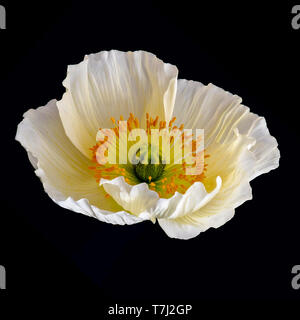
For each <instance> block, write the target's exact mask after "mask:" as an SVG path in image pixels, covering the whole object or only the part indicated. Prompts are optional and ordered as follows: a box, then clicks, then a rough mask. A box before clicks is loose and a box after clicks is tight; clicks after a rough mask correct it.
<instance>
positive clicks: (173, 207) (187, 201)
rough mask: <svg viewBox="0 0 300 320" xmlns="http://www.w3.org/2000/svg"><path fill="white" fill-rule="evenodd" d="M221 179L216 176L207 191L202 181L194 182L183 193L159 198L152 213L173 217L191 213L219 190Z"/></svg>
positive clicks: (162, 216) (161, 216)
mask: <svg viewBox="0 0 300 320" xmlns="http://www.w3.org/2000/svg"><path fill="white" fill-rule="evenodd" d="M221 186H222V179H221V178H220V177H217V179H216V187H215V188H214V189H213V191H211V192H207V191H206V189H205V187H204V185H203V183H201V182H195V183H194V184H193V185H192V186H191V187H190V188H189V189H188V190H187V191H186V192H185V193H184V194H181V193H179V192H176V193H175V194H174V195H173V196H172V197H171V198H169V199H162V198H161V199H159V200H158V202H157V204H156V206H155V208H154V209H153V215H154V216H155V217H156V218H160V219H161V218H168V219H175V218H179V217H182V216H185V215H187V214H192V213H193V212H195V211H198V210H199V209H201V208H202V207H203V206H205V205H206V204H207V203H208V202H209V201H211V199H213V197H215V196H216V194H217V193H218V192H219V191H220V189H221Z"/></svg>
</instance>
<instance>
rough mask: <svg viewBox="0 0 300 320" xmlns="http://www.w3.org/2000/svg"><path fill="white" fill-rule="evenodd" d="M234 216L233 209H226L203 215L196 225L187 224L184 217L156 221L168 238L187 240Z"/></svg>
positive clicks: (220, 224)
mask: <svg viewBox="0 0 300 320" xmlns="http://www.w3.org/2000/svg"><path fill="white" fill-rule="evenodd" d="M233 216H234V210H233V209H231V210H226V211H223V212H220V213H218V214H215V215H211V216H208V217H203V218H201V220H199V222H198V224H197V225H193V224H189V223H187V222H186V221H185V218H184V217H183V218H178V219H158V223H159V225H160V226H161V228H162V229H163V230H164V231H165V233H166V234H167V235H168V236H169V237H170V238H176V239H182V240H188V239H191V238H194V237H196V236H198V235H199V234H200V233H201V232H204V231H206V230H207V229H209V228H219V227H220V226H222V225H223V224H225V223H226V222H227V221H229V220H230V219H231V218H232V217H233Z"/></svg>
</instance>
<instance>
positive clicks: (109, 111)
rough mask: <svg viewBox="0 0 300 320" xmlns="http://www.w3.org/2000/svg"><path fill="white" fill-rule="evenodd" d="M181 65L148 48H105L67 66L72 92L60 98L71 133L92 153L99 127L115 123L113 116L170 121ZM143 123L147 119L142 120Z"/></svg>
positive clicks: (84, 150) (67, 82) (68, 86)
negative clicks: (175, 64)
mask: <svg viewBox="0 0 300 320" xmlns="http://www.w3.org/2000/svg"><path fill="white" fill-rule="evenodd" d="M177 74H178V70H177V68H176V67H175V66H172V65H170V64H165V63H163V62H162V61H161V60H159V59H158V58H157V57H156V56H155V55H153V54H151V53H148V52H144V51H136V52H120V51H116V50H112V51H109V52H107V51H102V52H100V53H97V54H91V55H89V56H86V58H85V60H84V61H83V62H81V63H80V64H78V65H72V66H69V68H68V75H67V78H66V79H65V81H64V86H65V87H66V89H67V91H66V93H65V94H64V96H63V98H62V100H61V101H59V102H58V109H59V113H60V116H61V119H62V122H63V126H64V128H65V131H66V134H67V135H68V137H69V138H70V139H71V141H72V142H73V144H74V145H75V146H76V147H77V148H78V149H79V150H80V151H81V152H82V153H83V154H85V155H86V156H87V157H90V156H91V152H90V150H89V148H90V147H91V146H93V145H94V144H95V139H96V133H97V131H98V129H99V128H100V127H101V128H110V127H111V126H112V122H111V120H110V119H111V117H114V118H115V119H119V117H120V115H122V116H124V118H125V119H127V117H128V116H129V113H130V112H132V113H134V115H135V116H136V117H138V118H139V119H140V120H143V121H145V117H144V116H145V114H146V112H149V113H150V115H153V116H154V117H155V116H157V115H158V116H159V117H160V119H161V120H163V119H165V120H166V121H168V120H170V118H171V116H172V111H173V108H174V102H175V96H176V86H177ZM142 124H143V122H142Z"/></svg>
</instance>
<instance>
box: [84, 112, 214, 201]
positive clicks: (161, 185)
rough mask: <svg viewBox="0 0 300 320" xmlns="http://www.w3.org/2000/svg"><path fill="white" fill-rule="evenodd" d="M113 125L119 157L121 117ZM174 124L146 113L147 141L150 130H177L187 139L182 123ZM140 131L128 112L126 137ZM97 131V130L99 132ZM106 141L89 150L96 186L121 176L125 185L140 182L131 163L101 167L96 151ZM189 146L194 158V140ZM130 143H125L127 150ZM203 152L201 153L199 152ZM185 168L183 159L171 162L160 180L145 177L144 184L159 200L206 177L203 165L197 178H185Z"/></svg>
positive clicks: (171, 147) (171, 143)
mask: <svg viewBox="0 0 300 320" xmlns="http://www.w3.org/2000/svg"><path fill="white" fill-rule="evenodd" d="M111 121H112V123H113V124H114V127H113V128H112V129H113V131H114V132H115V135H116V140H117V141H116V150H117V154H118V142H119V141H118V139H119V121H124V118H123V117H122V116H121V117H120V120H117V121H116V120H115V119H114V118H111ZM175 121H176V118H175V117H174V118H173V119H172V120H171V121H170V122H169V124H168V125H167V123H166V121H159V117H158V116H157V117H156V118H152V117H150V116H149V114H148V113H147V114H146V130H145V131H146V133H147V135H148V139H149V141H150V139H151V129H159V131H161V130H163V129H166V128H168V130H169V131H171V130H174V129H177V130H180V131H181V134H180V137H181V138H182V139H184V138H186V136H185V137H184V133H183V130H184V126H183V124H182V125H181V126H180V127H179V128H178V127H177V126H174V123H175ZM135 128H140V125H139V120H138V119H137V118H136V117H135V116H134V115H133V114H132V113H130V116H129V118H128V120H127V136H128V135H129V133H130V131H131V130H133V129H135ZM99 130H100V129H99ZM106 141H107V139H105V140H104V141H98V142H97V143H96V145H95V146H93V147H92V148H91V151H92V161H93V162H94V163H95V165H94V166H91V167H89V168H90V169H91V170H93V171H94V172H95V175H94V176H95V178H96V181H97V183H99V181H100V179H101V178H104V179H109V180H112V179H114V178H116V177H119V176H124V178H125V181H126V182H127V183H128V184H131V185H135V184H138V183H141V182H143V181H141V180H140V179H139V178H138V177H137V176H136V174H135V170H134V166H133V165H132V164H131V163H127V164H109V163H107V164H105V165H101V164H99V163H98V162H97V150H98V148H99V147H100V146H101V144H103V143H105V142H106ZM173 142H174V137H173V136H170V151H171V152H172V151H174V150H173V148H174V144H173ZM191 143H192V154H193V156H196V154H197V153H196V151H195V150H196V141H195V140H194V139H193V140H191ZM131 145H132V144H131V143H128V146H127V148H128V150H129V148H130V146H131ZM202 152H204V151H202ZM208 157H209V155H207V154H205V155H204V157H203V158H204V159H205V158H208ZM187 166H188V165H187V164H186V162H185V161H184V160H183V161H182V164H175V163H170V164H166V165H165V168H164V170H163V173H162V174H161V176H160V177H158V178H156V179H155V181H153V179H152V177H151V176H148V177H147V180H145V182H147V183H148V185H149V188H150V189H151V190H154V191H156V192H157V193H158V194H159V196H160V197H162V198H170V197H171V196H172V195H173V194H174V193H175V192H176V191H177V192H180V193H185V192H186V190H187V189H188V188H189V187H190V186H191V185H192V184H193V183H194V182H197V181H203V179H204V178H205V172H206V171H207V164H204V165H203V167H204V169H203V171H202V173H201V174H199V175H187V174H186V167H187ZM193 166H195V163H194V164H193V165H189V167H193Z"/></svg>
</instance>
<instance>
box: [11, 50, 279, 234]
mask: <svg viewBox="0 0 300 320" xmlns="http://www.w3.org/2000/svg"><path fill="white" fill-rule="evenodd" d="M177 74H178V70H177V68H176V67H175V66H173V65H170V64H166V63H163V62H162V61H161V60H159V59H158V58H157V57H156V56H155V55H153V54H150V53H147V52H143V51H137V52H126V53H125V52H120V51H115V50H113V51H109V52H106V51H104V52H100V53H98V54H91V55H89V56H86V57H85V59H84V61H82V62H81V63H80V64H78V65H72V66H69V68H68V74H67V77H66V79H65V81H64V82H63V84H64V86H65V87H66V92H65V94H64V95H63V97H62V99H61V100H60V101H55V100H52V101H50V102H49V103H48V104H47V105H46V106H43V107H40V108H37V109H35V110H33V109H30V110H29V111H27V112H26V113H25V114H24V120H23V121H22V122H21V123H20V124H19V126H18V130H17V135H16V139H17V140H18V141H19V142H20V143H21V144H22V146H23V147H24V148H25V149H26V151H27V152H28V156H29V159H30V161H31V163H32V165H33V166H34V168H35V173H36V175H37V176H38V177H39V178H40V179H41V181H42V183H43V186H44V189H45V191H46V192H47V193H48V195H49V197H50V198H51V199H52V200H53V201H54V202H56V203H57V204H58V205H60V206H61V207H63V208H66V209H69V210H72V211H75V212H78V213H82V214H85V215H88V216H91V217H95V218H97V219H99V220H100V221H103V222H108V223H112V224H121V225H123V224H134V223H138V222H142V221H145V220H151V221H152V222H155V221H156V220H157V221H158V223H159V224H160V226H161V228H162V229H163V230H164V231H165V232H166V234H167V235H168V236H170V237H173V238H179V239H190V238H193V237H195V236H197V235H198V234H199V233H200V232H203V231H205V230H207V229H208V228H210V227H214V228H218V227H220V226H221V225H223V224H224V223H225V222H227V221H228V220H230V219H231V218H232V217H233V215H234V211H235V208H236V207H237V206H239V205H241V204H242V203H243V202H244V201H246V200H249V199H251V198H252V194H251V187H250V184H249V182H250V181H251V180H252V179H253V178H255V177H257V176H258V175H260V174H263V173H266V172H268V171H270V170H272V169H274V168H276V167H278V163H279V157H280V156H279V151H278V149H277V142H276V139H275V138H273V137H272V136H271V135H270V134H269V131H268V129H267V126H266V122H265V119H264V118H262V117H259V116H257V115H256V114H254V113H251V112H250V111H249V108H247V107H245V106H244V105H242V104H241V102H242V100H241V98H240V97H238V96H236V95H232V94H231V93H229V92H226V91H224V90H223V89H221V88H218V87H216V86H214V85H212V84H209V85H207V86H205V85H203V84H201V83H200V82H195V81H187V80H178V79H177ZM115 119H116V120H115ZM119 119H120V120H123V119H128V129H129V132H130V130H132V128H145V129H146V132H148V131H150V129H152V128H158V129H163V128H174V127H175V126H176V127H177V128H179V130H183V128H190V129H204V138H205V139H204V143H205V145H204V147H205V150H204V151H203V154H204V162H205V169H204V171H203V172H202V173H201V174H199V175H190V176H188V175H186V174H185V171H184V168H185V166H184V163H183V164H182V165H175V164H174V163H173V164H172V163H171V164H162V163H159V164H157V165H152V167H151V165H150V164H149V165H147V164H143V165H141V166H139V165H132V164H126V165H118V164H115V165H110V164H105V165H101V164H99V163H97V161H95V159H96V152H97V151H96V150H97V147H99V144H101V143H100V142H97V141H96V135H97V132H98V130H99V128H113V130H114V132H116V134H118V130H119V121H118V120H119ZM151 174H153V175H154V176H153V177H151Z"/></svg>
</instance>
